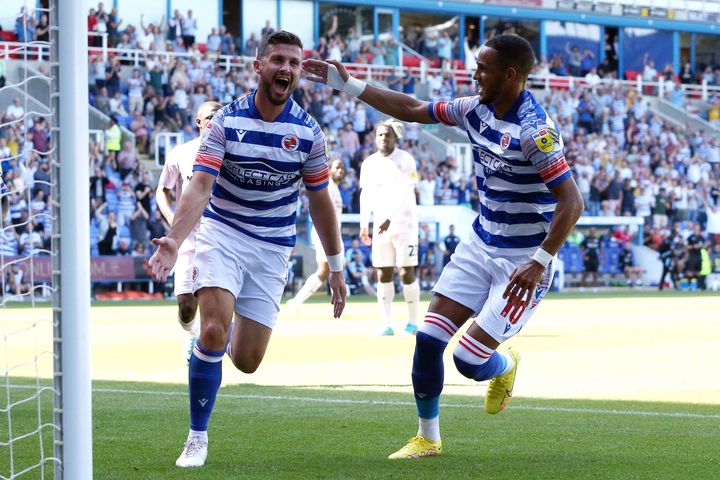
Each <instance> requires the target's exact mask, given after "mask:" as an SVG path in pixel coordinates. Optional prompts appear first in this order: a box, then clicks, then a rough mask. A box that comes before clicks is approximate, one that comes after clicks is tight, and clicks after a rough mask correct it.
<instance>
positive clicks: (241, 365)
mask: <svg viewBox="0 0 720 480" xmlns="http://www.w3.org/2000/svg"><path fill="white" fill-rule="evenodd" d="M262 357H263V356H262V355H257V354H253V353H249V354H248V353H246V352H240V353H239V354H235V353H234V352H233V356H232V362H233V365H235V368H237V369H238V370H240V371H241V372H243V373H247V374H250V373H255V372H256V371H257V369H258V367H259V366H260V362H261V361H262Z"/></svg>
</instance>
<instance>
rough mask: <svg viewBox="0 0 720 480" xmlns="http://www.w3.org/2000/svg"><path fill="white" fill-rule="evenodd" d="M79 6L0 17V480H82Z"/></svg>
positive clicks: (85, 303)
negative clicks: (0, 174)
mask: <svg viewBox="0 0 720 480" xmlns="http://www.w3.org/2000/svg"><path fill="white" fill-rule="evenodd" d="M81 3H82V2H79V1H77V0H69V1H66V0H63V1H62V2H60V1H58V0H50V1H41V2H36V1H35V0H26V1H25V4H24V5H22V6H21V7H19V9H18V11H14V12H13V11H11V10H10V9H9V8H7V9H3V11H2V13H0V24H2V26H3V31H8V30H10V31H11V32H12V34H10V35H3V36H2V38H0V162H1V165H2V180H3V182H2V185H0V200H1V201H2V206H3V209H2V215H0V217H1V218H0V374H1V377H0V480H5V479H16V478H22V479H24V478H40V479H50V478H54V479H70V478H77V479H86V478H87V479H89V478H91V477H92V469H91V465H92V448H91V429H90V416H91V407H90V376H89V342H88V338H89V336H88V331H87V330H88V322H87V319H88V307H89V283H90V278H89V246H88V242H89V235H88V230H89V227H88V213H87V210H88V201H87V194H88V188H87V184H88V178H89V177H88V172H87V163H88V162H87V144H88V139H87V135H88V133H87V108H88V107H87V93H86V92H83V87H84V88H85V89H86V88H87V37H86V33H85V32H86V31H87V27H86V19H85V17H84V15H82V14H81V13H80V12H81V11H82V10H83V6H82V5H81ZM61 4H62V5H61ZM64 9H67V10H64ZM73 9H74V10H75V11H74V12H73V11H72V10H73ZM73 16H74V17H76V18H73ZM58 25H63V29H62V30H61V29H60V28H58ZM63 47H64V48H63ZM83 76H84V78H83ZM61 91H62V92H63V96H61V95H60V92H61ZM61 132H62V133H61ZM68 132H70V133H68ZM83 135H84V137H85V138H84V140H83ZM83 148H84V151H83ZM61 163H62V165H63V168H62V175H61V168H60V165H61ZM83 175H84V179H83ZM83 212H85V213H84V214H83ZM83 238H84V240H83ZM80 331H82V333H79V332H80Z"/></svg>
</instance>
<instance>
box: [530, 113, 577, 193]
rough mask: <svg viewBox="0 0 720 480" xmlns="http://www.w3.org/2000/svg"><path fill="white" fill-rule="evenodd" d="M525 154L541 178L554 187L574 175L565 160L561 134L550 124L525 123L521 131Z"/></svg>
mask: <svg viewBox="0 0 720 480" xmlns="http://www.w3.org/2000/svg"><path fill="white" fill-rule="evenodd" d="M520 146H521V148H522V152H523V156H524V157H525V158H526V159H527V160H529V161H530V162H532V164H533V165H534V166H535V167H536V168H537V170H538V173H539V174H540V178H542V180H543V182H544V183H545V185H546V186H547V187H548V188H552V187H554V186H556V185H559V184H560V183H562V182H564V181H565V180H567V179H568V178H570V177H572V172H571V171H570V166H569V165H568V163H567V161H566V160H565V152H564V145H563V141H562V138H561V137H560V134H559V133H558V132H557V130H555V129H554V128H552V127H550V126H549V125H545V124H539V125H525V126H523V128H522V130H521V131H520Z"/></svg>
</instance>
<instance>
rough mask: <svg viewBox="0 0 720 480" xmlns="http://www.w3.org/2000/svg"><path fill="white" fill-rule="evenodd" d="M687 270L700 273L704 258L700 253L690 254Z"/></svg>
mask: <svg viewBox="0 0 720 480" xmlns="http://www.w3.org/2000/svg"><path fill="white" fill-rule="evenodd" d="M685 268H686V269H687V271H688V272H699V271H700V270H701V269H702V256H701V255H700V252H697V253H696V252H690V255H689V256H688V262H687V265H686V266H685Z"/></svg>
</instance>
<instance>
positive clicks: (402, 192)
mask: <svg viewBox="0 0 720 480" xmlns="http://www.w3.org/2000/svg"><path fill="white" fill-rule="evenodd" d="M417 182H418V174H417V167H416V165H415V159H414V158H413V157H412V155H410V154H409V153H408V152H406V151H404V150H400V149H399V148H396V149H394V150H393V152H392V153H391V154H390V155H388V156H385V155H383V154H382V153H381V152H375V153H373V154H372V155H370V156H369V157H367V158H366V159H365V160H364V161H363V162H362V165H361V167H360V182H359V184H360V189H361V191H360V195H361V197H365V198H361V201H360V227H361V228H362V227H367V226H368V225H369V223H370V216H371V214H372V216H373V219H374V220H373V221H374V227H375V228H377V227H378V226H379V224H380V223H382V222H383V221H385V220H387V219H388V218H389V219H390V228H389V230H388V232H389V233H401V232H404V231H407V230H412V229H414V230H417V228H418V212H417V202H416V200H415V185H416V184H417ZM366 199H367V200H366ZM364 206H367V207H369V208H363V207H364Z"/></svg>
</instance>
